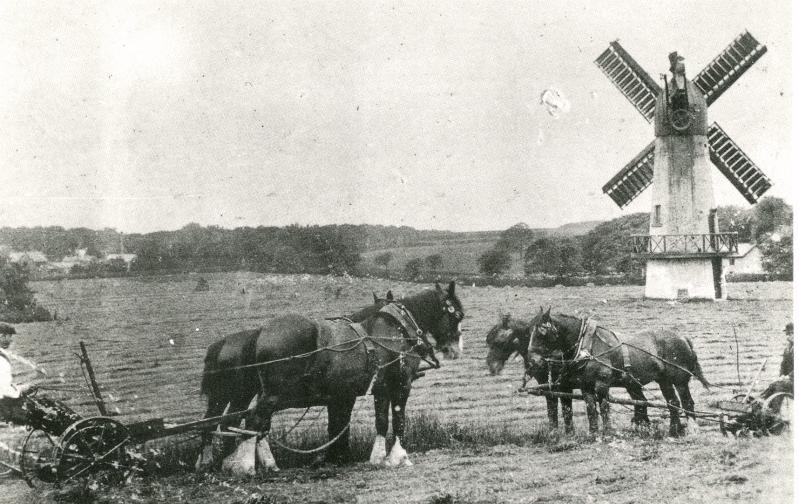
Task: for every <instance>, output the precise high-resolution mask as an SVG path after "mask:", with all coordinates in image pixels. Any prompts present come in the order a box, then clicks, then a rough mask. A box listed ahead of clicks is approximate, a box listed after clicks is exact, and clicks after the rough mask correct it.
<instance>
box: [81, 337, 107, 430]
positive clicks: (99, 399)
mask: <svg viewBox="0 0 799 504" xmlns="http://www.w3.org/2000/svg"><path fill="white" fill-rule="evenodd" d="M80 353H81V354H82V357H81V359H80V361H81V364H83V365H84V366H86V372H87V373H88V375H89V383H90V384H91V386H92V395H93V396H94V402H95V403H96V404H97V409H98V410H100V414H101V415H103V416H108V411H106V409H105V402H103V396H101V395H100V387H98V386H97V380H96V379H95V378H94V369H93V368H92V361H90V360H89V353H88V352H87V351H86V344H85V343H83V341H81V342H80Z"/></svg>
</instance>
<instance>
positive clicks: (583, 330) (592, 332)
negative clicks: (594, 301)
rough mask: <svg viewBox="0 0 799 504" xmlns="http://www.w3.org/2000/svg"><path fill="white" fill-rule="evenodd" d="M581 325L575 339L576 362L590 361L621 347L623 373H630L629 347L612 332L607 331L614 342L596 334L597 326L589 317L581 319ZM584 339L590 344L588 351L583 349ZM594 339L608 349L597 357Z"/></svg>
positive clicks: (598, 333)
mask: <svg viewBox="0 0 799 504" xmlns="http://www.w3.org/2000/svg"><path fill="white" fill-rule="evenodd" d="M581 320H582V323H581V326H580V336H579V338H578V339H577V352H576V353H575V359H576V360H583V359H590V358H597V357H600V356H602V355H604V354H605V353H608V352H610V351H611V350H615V349H616V348H618V347H621V356H622V360H623V363H624V364H623V365H624V372H626V373H629V372H630V349H629V347H628V346H627V345H626V344H625V343H624V342H623V341H622V340H621V339H620V338H619V337H618V336H616V333H614V332H613V331H608V332H610V334H612V335H613V338H614V339H615V340H616V341H614V342H610V341H608V340H607V338H605V337H604V336H602V333H600V332H597V327H598V326H597V324H596V321H595V320H593V319H592V318H591V317H583V318H582V319H581ZM586 338H587V339H588V341H589V342H590V343H589V345H588V349H585V348H584V347H583V342H585V340H586ZM595 338H599V340H600V341H601V342H602V343H604V344H606V345H607V346H608V347H609V348H608V349H607V350H605V351H604V352H602V353H600V354H599V355H595V354H594V342H595V341H596V340H595Z"/></svg>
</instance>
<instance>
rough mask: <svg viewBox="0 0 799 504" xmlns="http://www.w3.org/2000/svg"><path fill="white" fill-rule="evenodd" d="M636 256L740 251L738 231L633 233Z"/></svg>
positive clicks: (732, 253) (694, 254)
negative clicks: (665, 233) (667, 233)
mask: <svg viewBox="0 0 799 504" xmlns="http://www.w3.org/2000/svg"><path fill="white" fill-rule="evenodd" d="M630 245H631V252H632V254H633V255H634V256H646V257H653V256H655V257H657V256H662V257H665V256H671V257H675V256H677V257H679V256H691V257H695V256H701V255H705V256H720V255H724V256H727V255H735V254H737V253H738V233H708V234H677V235H632V236H630Z"/></svg>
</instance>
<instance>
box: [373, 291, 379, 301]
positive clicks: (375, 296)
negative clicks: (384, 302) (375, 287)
mask: <svg viewBox="0 0 799 504" xmlns="http://www.w3.org/2000/svg"><path fill="white" fill-rule="evenodd" d="M372 298H374V300H375V304H377V302H378V301H380V300H379V299H377V294H375V291H372Z"/></svg>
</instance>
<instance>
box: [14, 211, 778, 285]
mask: <svg viewBox="0 0 799 504" xmlns="http://www.w3.org/2000/svg"><path fill="white" fill-rule="evenodd" d="M718 216H719V224H720V225H719V229H720V230H721V231H736V232H738V234H739V239H740V241H741V242H745V241H756V242H758V243H760V244H761V249H762V251H763V253H764V258H763V265H764V268H765V269H766V271H767V272H769V273H775V274H791V273H792V272H793V263H792V253H793V231H792V209H791V207H790V206H789V205H787V204H786V203H785V202H784V201H783V200H781V199H779V198H773V197H766V198H763V199H762V200H761V201H760V203H758V204H757V205H756V206H754V207H751V208H748V209H742V208H738V207H721V208H719V211H718ZM648 227H649V215H648V214H646V213H638V214H632V215H627V216H624V217H620V218H618V219H614V220H612V221H609V222H604V223H602V224H599V225H598V226H596V227H595V228H593V229H592V230H591V231H589V232H588V233H585V234H583V235H579V236H571V237H570V236H565V235H564V236H558V235H552V234H546V233H544V232H543V231H542V230H534V229H530V228H529V227H528V226H527V225H526V224H523V223H519V224H516V225H514V226H511V227H510V228H508V229H507V230H505V231H503V232H501V233H497V232H475V233H454V232H449V231H419V230H415V229H413V228H410V227H405V226H403V227H396V226H373V225H328V226H299V225H291V226H284V227H268V226H260V227H255V228H253V227H241V228H236V229H223V228H221V227H218V226H201V225H199V224H194V223H192V224H188V225H186V226H184V227H183V228H181V229H179V230H176V231H159V232H154V233H146V234H122V233H119V232H118V231H116V230H113V229H102V230H99V231H95V230H91V229H87V228H73V229H65V228H62V227H58V226H51V227H34V228H8V227H5V228H0V245H5V246H8V247H10V248H11V249H13V250H17V251H28V250H39V251H42V252H43V253H44V254H45V255H46V256H47V257H48V259H50V260H51V261H57V260H61V259H62V258H63V257H64V256H67V255H71V254H73V253H74V251H75V249H78V248H81V249H87V253H88V255H92V256H96V257H103V256H104V255H105V254H107V253H118V252H122V251H124V252H127V253H133V254H136V256H137V258H136V260H135V261H134V262H133V263H132V264H131V265H130V272H133V273H142V272H163V271H170V272H172V271H202V270H216V271H229V270H250V271H270V272H280V273H300V272H302V273H323V274H326V273H333V274H339V273H344V272H347V273H350V274H354V275H358V274H362V273H363V272H364V271H366V265H364V264H363V263H362V260H361V253H362V252H365V251H367V250H372V249H380V248H391V247H401V246H408V245H420V244H422V243H426V242H428V241H429V242H430V243H441V242H443V241H447V240H455V241H456V242H458V241H469V240H471V239H475V240H483V241H485V240H486V239H487V238H489V237H493V238H494V239H496V240H497V241H496V245H495V246H494V248H492V249H491V250H489V251H488V252H486V253H485V254H483V255H482V256H481V257H480V258H479V259H478V263H479V266H480V270H481V272H482V273H483V274H486V275H489V276H491V275H498V274H502V273H503V272H506V271H507V270H508V269H509V268H510V267H511V265H512V263H513V259H514V258H518V259H519V260H520V261H521V262H522V264H523V266H524V272H525V274H527V275H538V274H543V275H549V276H557V277H568V276H573V275H584V274H590V275H607V274H630V273H637V272H640V269H641V267H642V266H643V262H642V261H640V260H634V259H632V258H631V257H630V254H629V245H628V243H629V241H628V240H629V239H628V237H629V235H630V234H634V233H647V232H648ZM448 243H450V244H451V243H452V242H451V241H448ZM394 260H395V258H394V257H393V256H392V254H391V253H390V252H386V253H383V254H380V255H378V256H376V257H375V259H374V264H375V265H378V266H381V267H382V269H383V270H384V272H385V274H386V275H388V271H389V264H390V263H392V261H394ZM443 265H444V261H443V257H442V256H441V254H436V253H434V254H430V255H429V256H427V257H423V258H421V257H420V258H415V259H411V260H409V261H408V262H406V263H405V264H404V266H403V269H402V271H403V273H404V276H405V277H407V278H417V277H419V276H420V275H423V274H424V275H431V274H433V275H435V274H436V273H437V272H439V271H440V270H441V269H442V268H443ZM76 268H77V270H78V271H73V273H74V274H78V275H81V276H105V275H114V274H122V273H123V271H124V273H127V272H128V271H127V269H128V268H127V265H125V264H123V263H122V262H121V261H116V262H106V263H105V264H94V263H89V264H84V265H79V266H77V267H76Z"/></svg>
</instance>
